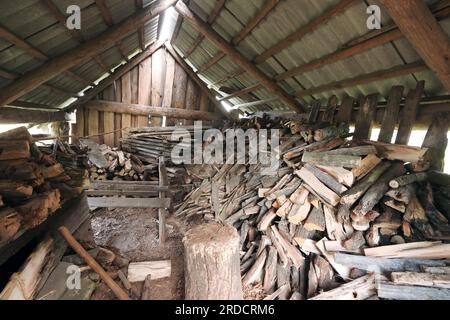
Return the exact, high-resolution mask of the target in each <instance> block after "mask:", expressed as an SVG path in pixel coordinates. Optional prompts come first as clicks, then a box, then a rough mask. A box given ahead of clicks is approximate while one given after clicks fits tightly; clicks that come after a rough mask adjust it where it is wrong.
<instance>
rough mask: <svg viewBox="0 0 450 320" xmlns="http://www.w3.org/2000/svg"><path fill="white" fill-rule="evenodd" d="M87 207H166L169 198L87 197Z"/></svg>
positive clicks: (168, 205) (168, 203) (168, 204)
mask: <svg viewBox="0 0 450 320" xmlns="http://www.w3.org/2000/svg"><path fill="white" fill-rule="evenodd" d="M88 204H89V207H96V208H168V207H170V199H169V198H162V199H160V198H119V197H106V198H103V197H102V198H100V197H98V198H94V197H88Z"/></svg>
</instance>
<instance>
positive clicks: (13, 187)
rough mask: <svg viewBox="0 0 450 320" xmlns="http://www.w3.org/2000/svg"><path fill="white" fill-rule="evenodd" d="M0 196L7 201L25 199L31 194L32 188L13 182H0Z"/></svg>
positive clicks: (22, 183) (25, 184)
mask: <svg viewBox="0 0 450 320" xmlns="http://www.w3.org/2000/svg"><path fill="white" fill-rule="evenodd" d="M0 194H1V195H2V196H3V197H4V198H7V199H26V198H29V197H31V195H32V194H33V187H32V186H30V185H28V184H27V183H24V182H20V181H14V180H0Z"/></svg>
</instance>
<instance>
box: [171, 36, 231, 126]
mask: <svg viewBox="0 0 450 320" xmlns="http://www.w3.org/2000/svg"><path fill="white" fill-rule="evenodd" d="M165 47H166V49H167V51H168V52H169V53H170V54H171V55H172V57H173V58H174V59H175V61H176V62H178V64H179V65H180V66H181V67H182V68H183V69H184V71H185V72H186V73H187V74H188V75H189V76H190V77H191V79H192V80H194V82H195V83H196V84H197V85H198V86H199V87H200V90H201V91H203V92H204V93H205V94H207V95H208V97H209V99H210V100H211V101H212V103H213V104H214V106H215V107H216V109H217V110H219V111H220V112H222V114H223V115H224V116H225V117H227V118H228V119H230V120H236V119H233V115H231V114H230V113H229V112H227V111H226V110H225V108H224V106H223V105H222V104H221V103H220V102H219V101H217V99H216V97H215V96H214V95H213V94H212V93H211V91H210V90H209V89H208V87H206V85H205V83H204V82H203V81H202V80H201V79H200V78H199V77H198V76H197V74H195V72H194V71H193V70H192V69H191V68H190V67H189V65H188V64H187V63H186V62H185V61H184V60H183V59H182V58H181V57H180V55H179V54H178V53H177V52H176V51H175V49H174V48H173V47H172V45H171V44H170V43H169V42H166V43H165Z"/></svg>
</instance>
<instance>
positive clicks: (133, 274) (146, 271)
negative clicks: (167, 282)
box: [128, 260, 172, 282]
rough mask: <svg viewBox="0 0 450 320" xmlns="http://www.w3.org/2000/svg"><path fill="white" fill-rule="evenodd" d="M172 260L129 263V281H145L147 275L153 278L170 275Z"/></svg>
mask: <svg viewBox="0 0 450 320" xmlns="http://www.w3.org/2000/svg"><path fill="white" fill-rule="evenodd" d="M171 272H172V267H171V263H170V260H161V261H143V262H132V263H130V264H129V265H128V281H130V282H140V281H144V280H145V278H147V276H150V277H151V279H152V280H156V279H161V278H167V277H170V275H171Z"/></svg>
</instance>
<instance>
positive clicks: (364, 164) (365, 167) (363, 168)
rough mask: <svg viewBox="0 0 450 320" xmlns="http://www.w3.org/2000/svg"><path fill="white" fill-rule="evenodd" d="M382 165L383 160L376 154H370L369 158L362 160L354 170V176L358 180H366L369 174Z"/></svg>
mask: <svg viewBox="0 0 450 320" xmlns="http://www.w3.org/2000/svg"><path fill="white" fill-rule="evenodd" d="M380 163H381V159H380V158H378V157H377V156H376V155H374V154H369V155H368V156H367V157H365V158H364V159H362V160H361V164H360V165H359V166H358V167H356V168H353V169H352V174H353V176H354V177H355V179H356V180H360V179H362V178H364V177H365V176H366V175H367V174H368V173H369V172H371V171H372V170H373V169H374V168H375V167H376V166H378V165H379V164H380Z"/></svg>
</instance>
